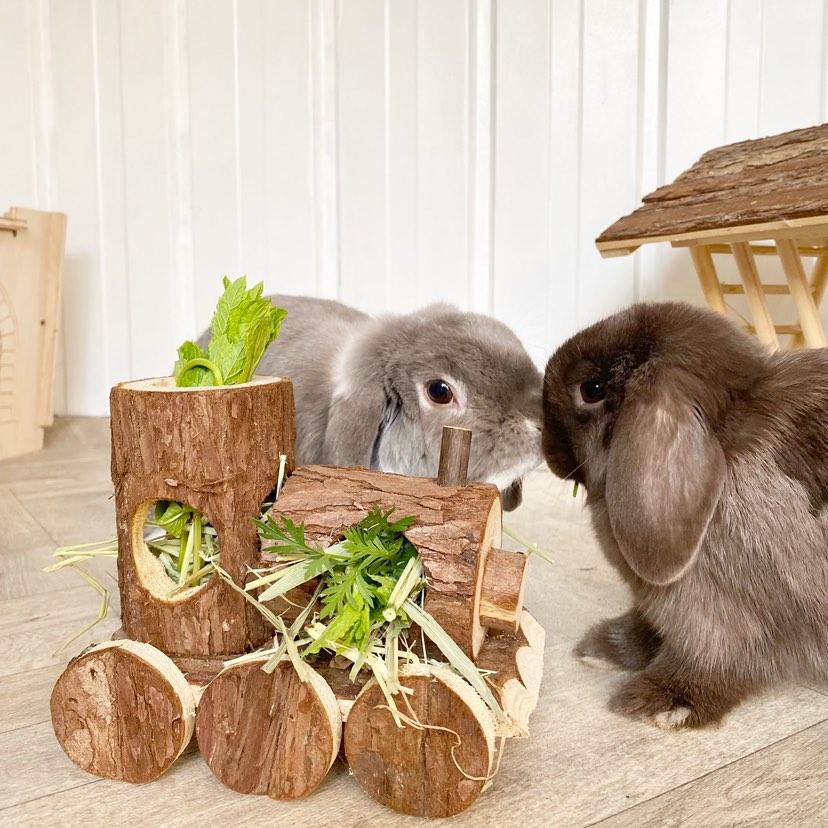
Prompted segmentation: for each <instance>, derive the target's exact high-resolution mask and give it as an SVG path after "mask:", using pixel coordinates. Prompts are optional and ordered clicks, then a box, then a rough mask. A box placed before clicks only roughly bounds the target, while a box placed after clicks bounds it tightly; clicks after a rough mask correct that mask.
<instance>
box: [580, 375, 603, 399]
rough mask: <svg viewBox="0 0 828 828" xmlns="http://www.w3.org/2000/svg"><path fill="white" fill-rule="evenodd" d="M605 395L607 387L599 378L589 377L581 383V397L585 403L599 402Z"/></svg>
mask: <svg viewBox="0 0 828 828" xmlns="http://www.w3.org/2000/svg"><path fill="white" fill-rule="evenodd" d="M606 395H607V389H606V387H605V386H604V383H603V382H601V380H597V379H589V380H587V381H586V382H582V383H581V399H582V400H583V401H584V402H585V403H589V404H592V403H597V402H601V400H603V399H604V397H605V396H606Z"/></svg>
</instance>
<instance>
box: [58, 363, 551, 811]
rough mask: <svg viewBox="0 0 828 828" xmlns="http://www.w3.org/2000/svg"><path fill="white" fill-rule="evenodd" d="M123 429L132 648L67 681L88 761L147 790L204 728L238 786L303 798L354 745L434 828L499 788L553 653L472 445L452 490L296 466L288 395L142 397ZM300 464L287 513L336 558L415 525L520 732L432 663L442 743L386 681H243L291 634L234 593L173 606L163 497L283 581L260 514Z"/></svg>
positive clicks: (120, 409)
mask: <svg viewBox="0 0 828 828" xmlns="http://www.w3.org/2000/svg"><path fill="white" fill-rule="evenodd" d="M111 414H112V479H113V483H114V487H115V501H116V510H117V523H118V548H119V555H118V583H119V589H120V597H121V615H122V623H123V630H122V635H123V637H122V638H119V637H117V636H116V638H115V639H114V640H112V641H108V642H106V643H104V644H100V645H97V646H93V647H91V648H88V649H87V650H85V651H84V652H83V653H81V654H80V655H79V656H78V657H77V658H75V659H74V660H73V661H72V662H70V664H69V665H68V667H67V668H66V670H65V671H64V673H63V674H62V675H61V676H60V678H59V679H58V681H57V683H56V685H55V688H54V691H53V693H52V699H51V711H52V721H53V724H54V729H55V734H56V735H57V738H58V740H59V742H60V744H61V745H62V747H63V749H64V750H65V752H66V753H67V754H68V756H69V757H70V758H71V759H72V761H74V762H75V763H76V764H77V765H79V766H80V767H81V768H83V769H85V770H87V771H89V772H90V773H93V774H97V775H98V776H102V777H106V778H111V779H122V780H126V781H130V782H148V781H151V780H153V779H156V778H157V777H158V776H160V775H161V774H162V773H163V772H164V771H166V770H167V769H168V768H169V767H170V766H171V765H172V764H173V762H175V760H176V759H177V758H178V757H179V756H180V755H181V753H182V751H183V750H184V748H185V747H186V746H187V744H188V742H189V741H190V739H191V737H192V735H193V733H194V732H195V733H196V737H197V741H198V747H199V750H200V751H201V754H202V756H203V757H204V759H205V760H206V762H207V764H208V765H209V767H210V768H211V770H212V771H213V773H214V774H215V775H216V777H218V779H219V780H221V781H222V782H223V783H224V784H225V785H227V786H228V787H230V788H232V789H233V790H236V791H240V792H243V793H256V794H267V795H269V796H270V797H273V798H276V799H293V798H297V797H300V796H303V795H305V794H307V793H309V792H310V791H312V790H313V789H314V788H315V787H316V786H317V785H318V784H319V783H320V782H321V781H322V780H323V779H324V777H325V776H326V774H327V773H328V771H329V769H330V767H331V765H332V764H333V762H334V760H335V759H336V757H337V755H339V752H340V742H341V741H342V742H344V755H345V758H346V760H347V763H348V765H349V767H350V769H351V771H352V772H353V774H354V775H355V776H356V777H357V780H358V781H359V783H360V784H361V786H362V787H363V789H364V790H365V791H366V792H368V793H369V794H370V795H371V796H373V797H374V798H375V799H377V800H378V801H379V802H381V803H383V804H385V805H387V806H389V807H391V808H393V809H395V810H397V811H399V812H402V813H408V814H417V815H423V816H449V815H451V814H455V813H458V812H459V811H462V810H463V809H465V808H467V807H468V806H469V805H470V804H471V803H472V802H473V801H474V800H475V799H476V797H477V796H478V794H479V793H480V791H481V789H482V788H483V787H484V784H485V783H486V780H487V779H488V778H489V777H490V776H491V774H492V771H493V764H494V763H493V757H494V754H495V745H496V740H497V737H498V736H500V737H515V736H517V737H522V736H526V735H528V719H529V715H530V714H531V712H532V710H533V709H534V707H535V704H536V702H537V698H538V692H539V686H540V680H541V671H542V657H543V644H544V632H543V630H542V628H541V627H540V626H539V625H538V624H537V622H536V621H535V620H534V619H533V618H532V617H531V616H530V615H529V613H528V612H526V611H525V610H523V608H522V602H523V582H524V571H525V564H526V556H525V555H523V554H521V553H515V552H508V551H504V550H502V549H500V548H499V547H500V542H501V506H500V498H499V495H498V492H497V489H496V488H495V487H494V486H491V485H484V484H477V483H472V484H468V483H467V482H466V469H467V465H468V450H469V438H470V434H469V433H468V432H465V433H463V431H462V430H459V429H451V430H450V429H447V430H446V431H444V434H443V445H442V451H441V460H440V473H439V475H438V478H437V479H436V480H434V479H424V478H411V477H405V476H401V475H394V474H383V473H378V472H373V471H368V470H365V469H360V468H336V467H329V466H309V467H305V468H298V469H293V445H294V432H295V426H294V422H295V415H294V404H293V389H292V385H291V383H290V382H289V381H288V380H283V379H275V378H264V377H258V378H255V379H254V380H253V381H252V382H250V383H247V384H244V385H237V386H223V387H215V388H213V387H206V388H205V387H201V388H177V387H175V386H174V384H173V382H172V380H171V379H154V380H144V381H140V382H131V383H125V384H122V385H118V386H116V387H115V388H114V389H113V390H112V394H111ZM281 454H284V455H286V456H287V461H288V469H289V471H290V472H292V473H291V474H290V475H289V477H288V478H287V480H286V482H285V484H284V486H283V488H282V491H281V493H280V496H279V498H278V501H277V502H276V504H275V506H274V510H275V513H276V514H279V515H283V516H286V517H289V518H290V519H291V520H293V521H294V522H296V523H299V522H304V524H305V526H306V533H307V537H308V538H309V539H312V540H315V541H317V542H320V543H322V544H329V543H331V542H333V540H336V539H337V538H339V537H341V534H342V531H343V529H345V528H347V527H349V526H351V525H353V524H355V523H356V522H357V521H359V520H360V519H361V518H362V517H364V516H365V514H366V513H367V512H368V510H369V509H370V508H371V507H372V506H374V505H379V506H381V507H384V508H391V507H392V506H393V507H394V508H395V509H396V510H397V513H398V514H400V515H413V516H415V517H416V523H415V524H414V525H413V526H412V527H411V529H409V530H408V531H407V532H406V536H407V537H408V539H409V540H410V541H411V542H412V543H413V544H414V546H415V547H416V549H417V550H418V552H419V554H420V556H421V560H422V563H423V567H424V571H425V576H426V584H427V586H426V594H425V608H426V610H428V611H429V612H430V613H431V615H432V616H433V617H434V618H435V619H436V620H437V622H438V623H439V624H440V625H441V626H442V627H443V629H444V630H445V631H446V632H448V633H449V634H450V635H451V637H452V638H453V639H454V641H455V642H456V643H457V644H458V645H459V646H460V647H462V649H463V650H464V651H465V652H466V654H467V655H469V656H470V657H471V658H472V659H473V660H474V662H475V663H476V664H477V666H478V667H480V668H482V669H485V670H487V671H492V672H491V673H490V674H489V677H488V680H489V681H490V683H491V685H492V686H493V687H494V688H495V689H496V691H497V696H498V697H499V698H498V700H499V703H500V705H501V707H502V709H503V711H504V713H505V720H503V721H500V720H496V719H495V718H494V717H493V716H492V715H491V712H490V710H489V708H488V707H486V706H485V705H484V704H483V702H482V700H481V699H480V697H479V696H478V695H477V694H476V693H475V691H474V690H473V688H472V687H471V686H470V685H469V684H468V683H467V682H465V681H464V680H463V679H462V678H460V677H459V676H458V675H457V674H456V673H455V672H453V671H452V670H450V669H449V668H448V667H447V666H445V667H441V666H439V665H438V666H435V665H433V664H432V663H430V662H429V663H428V664H426V663H420V664H417V665H414V666H412V667H410V668H408V669H407V670H404V672H403V673H401V675H403V676H404V678H402V684H403V685H404V686H405V687H408V688H410V690H411V691H412V692H411V693H410V694H409V695H406V703H407V705H410V713H411V714H412V715H414V717H415V718H416V719H419V721H420V722H424V723H427V725H428V727H427V728H426V729H421V728H417V727H410V726H404V727H402V728H399V727H398V726H397V725H396V724H395V722H394V721H393V719H392V716H391V713H390V711H389V710H388V707H387V705H386V704H385V700H384V697H383V695H382V693H381V692H380V688H379V687H378V686H377V685H376V683H375V681H374V680H373V679H370V680H368V679H366V678H363V677H362V674H360V677H359V678H358V681H357V682H356V683H354V682H352V681H350V680H349V675H348V670H347V669H342V668H340V667H339V666H338V664H337V661H336V659H331V660H330V661H329V662H327V663H325V662H323V663H319V662H317V663H316V664H314V670H313V671H311V676H312V680H310V681H301V680H300V679H299V677H298V675H297V673H296V671H295V670H294V669H293V667H292V664H291V662H290V661H287V660H286V661H282V662H280V663H279V665H278V666H277V668H276V669H275V670H274V671H273V672H272V673H267V672H265V671H263V670H262V669H260V667H261V664H262V662H259V661H252V662H250V661H248V662H246V663H242V664H237V665H235V666H230V667H227V668H224V662H225V661H227V660H229V659H231V658H232V657H234V656H237V655H239V654H241V653H245V652H250V651H254V650H256V649H257V648H260V647H262V646H265V645H268V644H269V643H270V642H271V640H272V635H273V631H272V630H271V629H270V628H269V627H268V625H267V624H266V622H265V621H264V620H263V618H262V616H261V615H260V614H259V613H258V612H257V611H256V608H255V607H253V606H251V605H250V604H249V603H248V602H246V601H245V599H244V596H243V595H241V594H239V592H238V591H236V590H234V589H233V588H232V586H231V585H229V584H227V583H225V582H224V581H223V580H222V579H220V578H217V577H213V578H212V579H210V580H209V581H208V582H207V583H205V584H203V585H202V586H200V587H196V588H192V589H187V590H184V591H180V592H177V593H174V594H173V595H171V594H170V587H169V584H170V582H169V579H168V576H167V575H166V574H165V572H164V571H163V568H162V566H161V564H160V563H159V561H158V559H157V558H156V557H155V556H154V555H153V554H152V553H151V552H150V551H149V550H148V549H147V547H146V544H145V542H144V537H143V525H144V519H145V517H146V515H147V513H148V510H149V509H150V508H151V507H152V505H153V504H154V503H155V502H157V501H159V500H174V501H179V502H185V503H187V504H189V505H191V506H193V507H194V508H196V509H198V510H200V511H201V512H202V513H203V514H204V515H205V517H206V518H207V519H208V520H209V522H210V523H211V524H212V526H213V527H214V528H215V530H216V533H217V536H218V538H219V539H220V548H221V564H222V567H223V569H225V570H226V571H227V572H228V573H229V574H230V576H231V577H232V578H233V579H234V581H235V582H236V583H237V584H244V583H245V582H246V581H247V580H249V579H250V577H251V575H250V572H251V570H252V569H255V568H260V567H262V566H266V565H267V561H266V560H265V556H264V553H262V551H261V547H260V543H259V538H258V535H257V532H256V528H255V526H254V524H253V521H252V520H251V516H257V515H258V514H259V512H260V509H261V504H262V503H263V501H264V500H265V498H266V497H267V496H268V494H269V493H270V492H271V491H272V490H273V487H274V484H275V481H276V478H277V473H278V465H279V456H280V455H281ZM278 600H279V601H282V599H278ZM284 608H285V604H284V602H282V605H281V607H280V608H277V609H284ZM262 661H264V659H262ZM343 722H344V725H343ZM502 746H503V741H502V740H501V742H500V749H501V750H502Z"/></svg>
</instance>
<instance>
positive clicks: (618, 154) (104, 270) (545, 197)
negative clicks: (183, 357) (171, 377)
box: [0, 0, 828, 414]
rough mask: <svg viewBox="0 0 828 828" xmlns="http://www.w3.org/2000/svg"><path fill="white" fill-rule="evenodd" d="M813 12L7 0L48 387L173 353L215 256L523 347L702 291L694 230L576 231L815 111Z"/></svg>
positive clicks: (546, 345) (0, 190)
mask: <svg viewBox="0 0 828 828" xmlns="http://www.w3.org/2000/svg"><path fill="white" fill-rule="evenodd" d="M826 32H828V17H826V3H825V2H824V0H26V2H24V0H0V73H1V74H2V75H3V76H4V77H13V78H14V79H15V83H8V84H5V85H4V87H3V90H2V92H1V93H0V95H2V99H0V141H1V142H2V148H3V152H2V153H0V207H6V206H9V205H11V204H24V205H27V206H33V207H40V208H42V209H61V210H65V211H66V212H67V213H68V214H69V227H68V237H67V258H66V273H65V291H64V308H63V310H64V325H63V339H62V350H61V353H60V354H59V357H58V360H59V377H58V394H57V399H58V405H59V408H60V409H61V410H62V411H68V412H72V413H87V414H101V413H105V412H106V409H107V393H108V389H109V386H110V385H111V384H112V383H113V382H116V381H118V380H121V379H124V378H127V377H138V376H147V375H151V374H158V373H163V372H166V371H168V370H169V368H170V365H171V363H172V361H173V359H174V356H175V349H176V347H177V345H178V344H179V343H180V342H181V341H182V340H183V339H184V338H186V337H189V336H193V335H195V334H196V333H198V331H199V330H200V329H201V328H202V327H203V326H204V325H206V324H207V322H208V321H209V316H210V312H211V310H212V307H213V305H214V302H215V298H216V296H217V295H218V293H219V291H220V282H219V278H220V276H221V275H223V274H224V273H227V274H229V275H237V274H241V273H247V274H248V276H249V277H250V278H251V279H252V280H258V279H263V280H264V281H265V283H266V286H267V288H268V290H272V291H280V292H288V293H304V294H311V295H318V296H326V297H334V298H337V297H338V298H340V299H342V300H343V301H346V302H349V303H352V304H355V305H357V306H359V307H362V308H364V309H366V310H369V311H374V312H382V311H398V310H414V309H416V308H418V307H420V306H422V305H423V304H425V303H427V302H432V301H437V300H443V301H448V302H453V303H455V304H457V305H458V306H460V307H462V308H466V309H469V310H477V311H482V312H488V313H493V314H494V315H495V316H497V317H499V318H501V319H503V320H504V321H505V322H507V323H508V324H510V325H512V326H513V327H514V328H515V329H516V330H517V331H518V333H519V334H520V335H521V336H522V337H523V339H524V341H525V342H526V344H527V347H528V349H529V351H530V353H531V354H532V356H533V357H534V358H535V359H536V360H537V361H538V362H539V363H541V362H543V360H544V359H545V357H546V355H547V354H548V353H549V352H550V351H551V350H552V349H553V348H554V347H555V345H556V344H558V343H559V342H560V341H561V340H562V339H564V338H565V337H566V336H568V335H570V334H571V333H572V332H574V331H575V330H576V329H577V328H579V327H581V326H583V325H585V324H588V323H590V322H592V321H594V320H595V319H597V318H599V317H601V316H603V315H604V314H607V313H611V312H612V311H614V310H616V309H618V308H620V307H622V306H624V305H626V304H628V303H630V302H633V301H636V300H638V299H646V298H684V299H689V300H691V301H699V299H700V297H699V292H698V289H697V287H696V284H695V281H694V278H693V276H692V272H691V268H690V266H689V261H688V257H687V255H686V252H685V251H682V250H673V249H670V248H669V247H662V248H658V249H655V248H654V249H651V250H646V251H641V252H639V253H638V254H636V255H635V256H633V257H629V258H620V259H611V260H603V259H601V258H600V257H599V256H598V254H597V252H596V251H595V248H594V244H593V240H594V238H595V236H596V235H597V234H598V233H600V232H601V230H603V229H604V227H605V226H606V225H608V224H609V223H610V222H612V221H613V220H614V219H615V218H617V217H618V216H619V215H621V214H622V213H626V212H628V211H629V210H631V209H632V208H634V207H635V206H636V205H637V203H638V201H639V199H640V197H641V195H642V194H643V193H644V192H647V191H649V190H650V189H652V188H653V187H655V186H658V185H659V184H660V183H662V182H663V181H665V180H668V179H672V178H673V177H674V176H675V175H676V174H677V173H679V172H680V171H681V170H682V169H684V168H686V167H687V166H688V165H689V164H691V163H692V162H693V161H694V160H695V159H696V158H697V157H698V156H699V155H700V154H701V153H702V152H704V151H705V150H706V149H708V148H710V147H712V146H716V145H718V144H721V143H723V142H726V141H736V140H743V139H746V138H751V137H758V136H760V135H764V134H769V133H772V132H777V131H781V130H785V129H792V128H796V127H799V126H806V125H809V124H813V123H817V122H819V121H820V119H822V118H825V117H828V52H827V51H826ZM761 264H762V266H763V267H765V268H767V267H768V266H769V264H770V263H766V262H762V263H761ZM767 276H768V277H770V278H775V277H776V276H778V274H774V273H768V274H767Z"/></svg>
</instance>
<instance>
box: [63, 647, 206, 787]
mask: <svg viewBox="0 0 828 828" xmlns="http://www.w3.org/2000/svg"><path fill="white" fill-rule="evenodd" d="M50 706H51V713H52V726H53V727H54V730H55V736H57V740H58V742H59V743H60V746H61V747H62V748H63V749H64V751H66V755H67V756H68V757H69V758H70V759H71V760H72V761H73V762H74V763H75V764H76V765H77V766H78V767H80V768H83V770H85V771H88V772H89V773H94V774H95V775H96V776H102V777H104V778H106V779H123V780H125V781H127V782H151V781H152V780H153V779H157V778H158V777H159V776H161V774H162V773H164V771H166V770H167V769H168V768H169V767H170V765H172V763H173V762H175V760H176V759H177V758H178V757H179V756H180V755H181V752H182V751H183V750H184V748H185V747H187V744H188V743H189V741H190V738H191V736H192V734H193V725H194V722H195V697H194V695H193V691H192V690H191V689H190V686H189V684H187V681H186V679H185V678H184V676H183V675H182V673H181V672H180V671H179V670H178V668H177V667H176V666H175V664H173V662H172V661H171V660H170V659H169V658H167V656H165V655H164V654H163V653H162V652H160V651H159V650H157V649H155V647H152V646H150V645H149V644H141V643H139V642H136V641H108V642H106V643H105V644H100V645H98V646H96V647H92V648H91V649H89V650H87V651H85V652H84V653H82V654H81V655H80V656H78V657H77V658H76V659H74V660H73V661H71V662H70V663H69V665H68V666H67V668H66V669H65V670H64V671H63V673H62V674H61V676H60V678H59V679H58V680H57V683H56V684H55V686H54V689H53V690H52V698H51V704H50Z"/></svg>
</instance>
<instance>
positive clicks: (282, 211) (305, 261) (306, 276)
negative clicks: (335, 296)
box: [250, 0, 317, 293]
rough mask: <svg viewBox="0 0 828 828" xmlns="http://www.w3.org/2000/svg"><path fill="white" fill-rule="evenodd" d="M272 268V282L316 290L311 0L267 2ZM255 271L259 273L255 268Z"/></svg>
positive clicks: (267, 273) (266, 170) (276, 286)
mask: <svg viewBox="0 0 828 828" xmlns="http://www.w3.org/2000/svg"><path fill="white" fill-rule="evenodd" d="M261 36H262V53H263V60H264V66H263V80H262V83H263V87H264V90H263V96H264V97H263V98H262V99H261V100H260V101H259V102H258V104H257V103H256V102H255V101H254V102H253V103H252V104H251V105H252V106H256V105H258V106H260V107H261V109H262V111H263V114H264V163H263V168H262V169H260V170H259V171H258V174H259V176H260V177H261V178H262V180H263V182H264V186H265V194H266V197H265V204H264V220H265V245H266V250H265V269H264V272H263V273H261V274H256V277H257V278H264V279H265V280H266V282H267V285H268V287H269V288H270V289H271V290H274V291H275V290H278V291H280V292H281V293H316V292H317V282H316V254H315V250H316V247H315V239H316V236H315V224H314V221H315V220H314V214H315V203H314V194H315V190H314V181H315V178H314V120H313V119H314V106H313V86H312V71H313V55H312V28H311V13H310V5H309V4H308V3H296V2H294V0H277V2H271V0H267V2H265V3H264V5H263V20H262V30H261ZM250 275H251V276H252V275H253V273H252V271H251V273H250Z"/></svg>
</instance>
